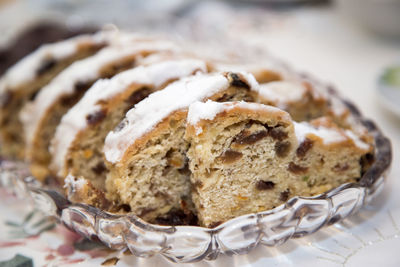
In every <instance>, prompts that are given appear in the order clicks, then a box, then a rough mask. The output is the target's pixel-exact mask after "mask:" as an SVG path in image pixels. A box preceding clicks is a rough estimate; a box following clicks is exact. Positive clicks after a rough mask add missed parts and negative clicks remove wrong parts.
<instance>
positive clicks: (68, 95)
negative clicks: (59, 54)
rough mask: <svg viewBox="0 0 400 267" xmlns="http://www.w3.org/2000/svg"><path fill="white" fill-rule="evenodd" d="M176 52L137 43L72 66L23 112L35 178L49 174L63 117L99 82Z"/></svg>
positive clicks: (169, 46) (110, 49)
mask: <svg viewBox="0 0 400 267" xmlns="http://www.w3.org/2000/svg"><path fill="white" fill-rule="evenodd" d="M169 49H175V46H173V45H172V44H171V43H169V42H137V43H130V44H125V45H118V46H117V45H115V46H110V47H107V48H104V49H102V50H101V51H100V52H98V53H97V54H96V55H94V56H92V57H89V58H86V59H84V60H81V61H77V62H75V63H73V64H72V65H71V66H70V67H69V68H67V69H65V70H64V71H63V72H61V73H60V74H59V75H58V76H57V77H55V78H54V79H53V80H52V81H51V83H49V84H48V85H47V86H45V87H44V88H43V89H42V90H41V91H40V92H39V94H38V96H37V97H36V98H35V99H34V100H33V101H31V102H30V103H28V104H26V105H25V107H24V108H23V110H22V112H21V114H20V115H21V116H20V117H21V120H22V122H23V126H24V131H25V136H26V139H25V140H26V158H27V160H28V161H29V162H30V163H31V171H32V173H33V175H34V176H35V177H37V178H38V179H41V180H43V179H44V178H45V177H46V176H47V174H48V164H49V163H50V159H51V155H50V153H49V145H50V140H51V139H52V137H53V136H54V134H55V130H56V127H57V125H58V124H59V122H60V120H61V117H62V116H63V115H64V114H65V113H66V112H67V111H68V110H69V109H70V108H71V107H72V106H73V105H74V104H75V103H76V102H77V101H79V99H80V98H81V97H82V96H83V94H84V93H85V91H86V90H87V89H89V88H90V87H91V86H92V84H93V83H94V82H95V81H96V80H98V79H100V78H108V77H112V76H113V75H115V74H117V73H119V72H121V71H123V70H126V69H129V68H132V67H133V66H135V64H136V60H137V58H140V57H144V56H146V55H149V54H152V53H156V52H158V51H161V50H169Z"/></svg>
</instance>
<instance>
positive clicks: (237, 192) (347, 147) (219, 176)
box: [185, 101, 371, 227]
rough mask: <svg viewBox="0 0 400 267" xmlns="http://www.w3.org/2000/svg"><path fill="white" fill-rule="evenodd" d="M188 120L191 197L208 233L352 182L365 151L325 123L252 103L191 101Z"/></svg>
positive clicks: (364, 146) (355, 140)
mask: <svg viewBox="0 0 400 267" xmlns="http://www.w3.org/2000/svg"><path fill="white" fill-rule="evenodd" d="M187 120H188V126H187V129H186V134H185V138H186V140H187V142H188V143H190V149H189V151H188V153H187V156H188V158H189V169H190V171H191V173H192V174H191V182H192V188H193V193H192V199H193V202H194V205H195V208H196V211H197V216H198V218H199V223H200V225H203V226H207V227H214V226H216V225H218V224H220V223H222V222H224V221H226V220H228V219H231V218H234V217H237V216H240V215H244V214H248V213H254V212H260V211H264V210H268V209H271V208H274V207H276V206H278V205H280V204H282V203H284V202H285V201H286V200H288V199H289V198H290V197H292V196H310V195H313V194H317V193H321V192H325V191H327V190H329V189H332V188H333V187H335V186H338V185H340V184H342V183H346V182H354V181H356V179H358V178H360V177H361V168H362V166H361V164H360V162H361V159H362V157H364V156H365V155H366V154H367V153H369V152H370V150H371V147H370V146H369V145H367V144H366V143H364V142H362V141H361V140H359V139H358V138H357V137H355V135H354V134H353V133H352V132H350V131H349V130H347V131H344V130H342V129H339V128H338V127H337V126H336V125H334V123H333V122H332V121H330V120H329V119H327V118H324V119H319V120H315V121H312V122H311V123H306V122H303V123H296V122H293V121H292V119H291V118H290V116H289V114H288V113H286V112H284V111H282V110H280V109H277V108H274V107H271V106H266V105H262V104H256V103H244V102H232V103H216V102H212V101H209V102H206V103H200V102H198V103H194V104H192V105H191V106H190V108H189V115H188V119H187Z"/></svg>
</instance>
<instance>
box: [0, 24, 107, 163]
mask: <svg viewBox="0 0 400 267" xmlns="http://www.w3.org/2000/svg"><path fill="white" fill-rule="evenodd" d="M107 44H108V38H107V35H106V34H105V33H103V32H99V33H97V34H94V35H82V36H78V37H75V38H71V39H67V40H64V41H60V42H57V43H53V44H46V45H42V46H41V47H40V48H39V49H37V50H36V51H34V52H33V53H31V54H29V55H28V56H26V57H25V58H23V59H22V60H21V61H19V62H18V63H17V64H16V65H14V66H13V67H11V68H10V69H9V70H8V71H7V72H6V73H5V74H4V76H3V77H2V78H1V80H0V125H1V127H0V153H1V154H2V155H3V156H5V157H8V158H12V159H23V158H24V136H23V129H22V124H21V122H20V120H19V117H18V114H19V112H20V110H21V109H22V107H23V106H24V104H25V103H26V102H28V101H30V100H32V99H34V98H35V96H36V94H37V92H38V91H39V90H40V88H42V87H43V86H45V85H46V84H47V83H49V81H51V80H52V79H53V78H54V77H55V76H56V75H57V74H58V73H60V72H61V71H62V70H63V69H65V68H67V67H68V66H69V65H71V64H72V63H73V62H74V61H77V60H79V59H83V58H85V57H88V56H91V55H93V54H94V53H96V52H97V51H98V50H99V49H100V48H102V47H103V46H105V45H107Z"/></svg>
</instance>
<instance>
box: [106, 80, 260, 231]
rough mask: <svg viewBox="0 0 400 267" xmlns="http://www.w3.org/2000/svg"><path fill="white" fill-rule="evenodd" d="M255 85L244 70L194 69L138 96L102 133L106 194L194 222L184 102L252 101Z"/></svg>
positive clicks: (142, 210)
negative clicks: (193, 72) (111, 128)
mask: <svg viewBox="0 0 400 267" xmlns="http://www.w3.org/2000/svg"><path fill="white" fill-rule="evenodd" d="M257 86H258V84H257V82H256V81H255V79H254V77H253V76H252V75H249V74H245V73H214V74H197V75H194V76H191V77H188V78H183V79H181V80H179V81H177V82H175V83H172V84H170V85H169V86H167V87H166V88H165V89H163V90H161V91H158V92H155V93H153V94H151V95H149V96H148V97H147V98H146V99H144V100H143V101H141V102H139V103H138V104H137V105H136V106H135V108H133V109H131V110H130V111H129V112H128V113H127V114H126V118H125V119H124V120H123V121H122V122H121V123H120V125H119V126H117V128H116V129H115V130H114V131H112V132H110V133H109V134H108V135H107V137H106V141H105V147H104V153H105V156H106V160H107V161H106V164H107V165H108V169H109V170H110V172H109V174H108V175H107V180H106V192H107V195H106V196H107V198H108V199H109V200H110V201H113V202H115V203H118V204H119V205H121V206H122V207H125V210H130V211H131V212H133V213H134V214H136V215H138V216H140V217H142V218H143V219H145V220H148V221H150V222H158V223H161V224H180V223H183V224H185V223H192V220H191V214H192V208H191V206H192V205H191V199H190V182H189V176H190V172H189V170H188V161H187V158H186V151H187V149H188V143H187V142H186V141H185V140H184V138H183V136H184V133H185V127H186V115H187V108H188V106H189V105H190V104H191V103H193V102H195V101H205V100H206V99H213V100H216V101H219V100H221V99H225V98H230V99H245V100H248V101H250V100H251V96H250V91H251V90H255V89H256V87H257ZM185 216H187V217H185ZM178 218H186V219H184V220H183V221H177V220H178Z"/></svg>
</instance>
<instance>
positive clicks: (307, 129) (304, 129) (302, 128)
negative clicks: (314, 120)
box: [293, 122, 346, 145]
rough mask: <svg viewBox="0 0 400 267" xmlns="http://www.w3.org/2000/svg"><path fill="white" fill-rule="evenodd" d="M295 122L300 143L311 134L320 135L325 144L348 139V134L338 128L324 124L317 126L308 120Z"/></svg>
mask: <svg viewBox="0 0 400 267" xmlns="http://www.w3.org/2000/svg"><path fill="white" fill-rule="evenodd" d="M293 124H294V129H295V133H296V136H297V140H298V141H299V144H301V143H302V142H303V141H304V140H305V139H306V137H307V136H308V135H309V134H313V135H316V136H318V137H320V138H321V139H322V141H323V143H324V144H325V145H329V144H332V143H340V142H343V141H346V136H344V135H343V134H342V133H341V132H339V131H338V130H336V129H332V128H327V127H324V126H319V127H318V128H316V127H314V126H313V125H311V124H310V123H308V122H293Z"/></svg>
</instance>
